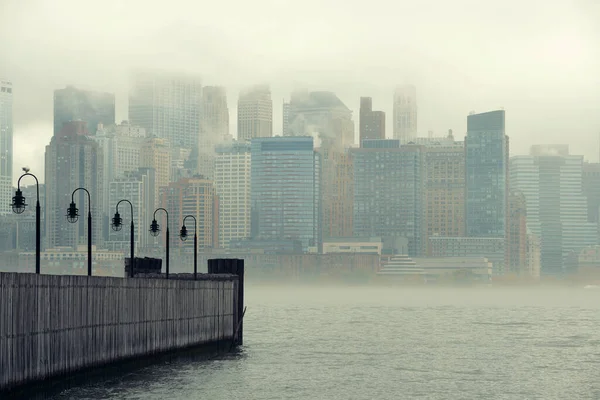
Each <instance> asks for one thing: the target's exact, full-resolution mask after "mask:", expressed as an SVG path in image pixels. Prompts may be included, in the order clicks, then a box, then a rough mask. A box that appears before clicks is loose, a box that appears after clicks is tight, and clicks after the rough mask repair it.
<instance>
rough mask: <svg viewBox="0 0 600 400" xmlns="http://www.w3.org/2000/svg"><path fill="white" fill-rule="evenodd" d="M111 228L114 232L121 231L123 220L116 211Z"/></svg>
mask: <svg viewBox="0 0 600 400" xmlns="http://www.w3.org/2000/svg"><path fill="white" fill-rule="evenodd" d="M112 228H113V231H115V232H118V231H120V230H121V229H123V219H122V218H121V215H120V214H119V212H118V211H117V212H116V213H115V216H114V217H113V219H112Z"/></svg>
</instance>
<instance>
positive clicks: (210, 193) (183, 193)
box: [157, 176, 219, 253]
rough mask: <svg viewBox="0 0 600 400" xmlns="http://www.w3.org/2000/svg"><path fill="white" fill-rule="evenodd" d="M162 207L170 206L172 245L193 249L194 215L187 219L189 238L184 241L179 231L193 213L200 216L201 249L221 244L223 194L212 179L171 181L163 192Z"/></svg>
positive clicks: (199, 238) (198, 218)
mask: <svg viewBox="0 0 600 400" xmlns="http://www.w3.org/2000/svg"><path fill="white" fill-rule="evenodd" d="M161 207H164V208H166V209H167V210H169V219H170V222H171V230H172V232H173V234H171V248H172V249H179V250H180V251H182V252H190V253H193V250H194V240H193V238H194V221H193V219H191V218H188V220H187V221H186V227H187V229H188V233H189V235H190V236H189V238H188V240H186V241H182V240H181V239H180V238H179V235H178V232H179V228H180V227H181V225H182V223H183V218H184V217H185V216H186V215H192V216H194V217H196V219H197V223H198V226H197V227H196V231H197V233H198V250H199V251H203V250H205V249H214V248H218V247H219V198H218V196H217V194H216V191H215V187H214V184H213V182H212V181H210V180H208V179H205V178H203V177H200V176H195V177H191V178H182V179H180V180H178V181H177V182H171V183H170V184H169V186H168V187H167V188H165V190H163V191H162V193H161ZM157 219H158V218H157ZM163 226H165V225H164V223H163Z"/></svg>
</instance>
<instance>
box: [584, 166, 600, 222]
mask: <svg viewBox="0 0 600 400" xmlns="http://www.w3.org/2000/svg"><path fill="white" fill-rule="evenodd" d="M582 183H583V194H584V195H585V197H586V198H587V217H588V222H594V223H596V224H598V223H600V217H599V213H600V163H590V162H584V163H583V182H582Z"/></svg>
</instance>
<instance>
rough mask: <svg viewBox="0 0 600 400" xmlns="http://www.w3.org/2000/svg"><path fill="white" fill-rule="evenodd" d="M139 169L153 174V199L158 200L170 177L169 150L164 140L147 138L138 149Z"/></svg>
mask: <svg viewBox="0 0 600 400" xmlns="http://www.w3.org/2000/svg"><path fill="white" fill-rule="evenodd" d="M140 167H142V168H152V169H154V172H155V174H156V175H155V179H156V181H155V186H154V191H155V195H154V198H155V199H159V198H160V191H161V189H162V188H165V187H167V186H169V182H170V177H171V149H170V148H169V144H168V142H167V141H166V140H164V139H159V138H147V139H146V140H144V143H143V144H142V147H141V149H140Z"/></svg>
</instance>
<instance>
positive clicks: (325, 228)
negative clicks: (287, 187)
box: [317, 148, 354, 239]
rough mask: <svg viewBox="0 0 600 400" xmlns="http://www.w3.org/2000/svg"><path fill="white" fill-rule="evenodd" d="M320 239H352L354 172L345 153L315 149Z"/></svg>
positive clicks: (349, 158)
mask: <svg viewBox="0 0 600 400" xmlns="http://www.w3.org/2000/svg"><path fill="white" fill-rule="evenodd" d="M317 152H318V153H319V155H320V160H321V185H320V187H321V213H322V217H321V226H322V234H321V236H322V238H323V239H327V238H338V237H352V234H353V230H352V218H353V207H354V168H353V164H352V157H351V156H350V154H349V152H348V151H346V152H340V151H337V150H335V149H333V150H331V149H327V148H318V149H317Z"/></svg>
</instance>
